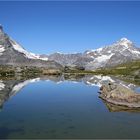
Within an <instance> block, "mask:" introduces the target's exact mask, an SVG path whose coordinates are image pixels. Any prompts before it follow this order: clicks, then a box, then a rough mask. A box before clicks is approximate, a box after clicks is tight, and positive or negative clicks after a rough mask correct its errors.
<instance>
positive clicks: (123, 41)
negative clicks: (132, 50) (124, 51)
mask: <svg viewBox="0 0 140 140" xmlns="http://www.w3.org/2000/svg"><path fill="white" fill-rule="evenodd" d="M117 44H118V45H122V46H125V47H128V46H130V45H133V42H132V41H130V40H129V39H127V38H125V37H124V38H121V39H120V40H119V41H118V42H117Z"/></svg>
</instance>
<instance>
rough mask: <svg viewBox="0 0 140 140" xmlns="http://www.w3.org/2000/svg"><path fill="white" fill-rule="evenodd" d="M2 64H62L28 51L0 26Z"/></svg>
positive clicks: (50, 65)
mask: <svg viewBox="0 0 140 140" xmlns="http://www.w3.org/2000/svg"><path fill="white" fill-rule="evenodd" d="M0 65H12V66H36V67H45V68H51V69H60V68H62V66H61V65H60V64H58V63H56V62H55V61H50V60H48V58H47V57H45V58H44V57H42V56H40V55H36V54H33V53H30V52H28V51H26V50H25V49H24V48H23V47H21V46H20V45H19V44H18V43H17V42H15V41H14V40H12V39H11V38H10V37H9V36H8V35H7V34H5V33H4V31H3V28H2V26H0Z"/></svg>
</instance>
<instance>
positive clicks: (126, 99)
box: [99, 83, 140, 108]
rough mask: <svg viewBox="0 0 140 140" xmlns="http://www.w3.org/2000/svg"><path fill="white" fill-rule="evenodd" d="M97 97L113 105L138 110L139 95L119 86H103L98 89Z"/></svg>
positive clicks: (139, 106)
mask: <svg viewBox="0 0 140 140" xmlns="http://www.w3.org/2000/svg"><path fill="white" fill-rule="evenodd" d="M99 97H100V98H102V99H103V100H105V101H107V102H109V103H112V104H115V105H122V106H127V107H130V108H140V94H137V93H135V92H134V91H133V90H131V89H130V88H129V87H126V86H124V85H121V84H115V83H107V84H104V85H103V86H102V87H101V88H100V95H99Z"/></svg>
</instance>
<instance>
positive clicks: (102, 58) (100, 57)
mask: <svg viewBox="0 0 140 140" xmlns="http://www.w3.org/2000/svg"><path fill="white" fill-rule="evenodd" d="M112 55H114V54H113V53H112V54H110V55H101V56H98V57H97V58H95V61H97V62H99V63H100V62H104V61H107V60H109V59H110V58H111V56H112Z"/></svg>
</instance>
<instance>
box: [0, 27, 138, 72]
mask: <svg viewBox="0 0 140 140" xmlns="http://www.w3.org/2000/svg"><path fill="white" fill-rule="evenodd" d="M133 60H140V48H137V47H136V46H135V44H134V43H133V42H132V41H130V40H128V39H127V38H122V39H120V40H119V41H117V42H115V43H114V44H112V45H108V46H105V47H103V48H99V49H96V50H89V51H85V52H84V53H74V54H63V53H59V52H56V53H54V54H50V55H39V54H34V53H30V52H28V51H26V50H25V49H24V48H23V47H22V46H21V45H19V44H18V43H17V42H16V41H14V40H13V39H11V38H10V37H9V36H8V35H7V34H5V33H4V31H3V27H2V26H0V65H14V66H37V67H47V68H54V69H57V68H58V69H60V68H62V66H63V67H65V66H68V67H78V68H82V69H85V70H95V69H98V68H104V67H113V66H116V65H118V64H122V63H126V62H129V61H133Z"/></svg>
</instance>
